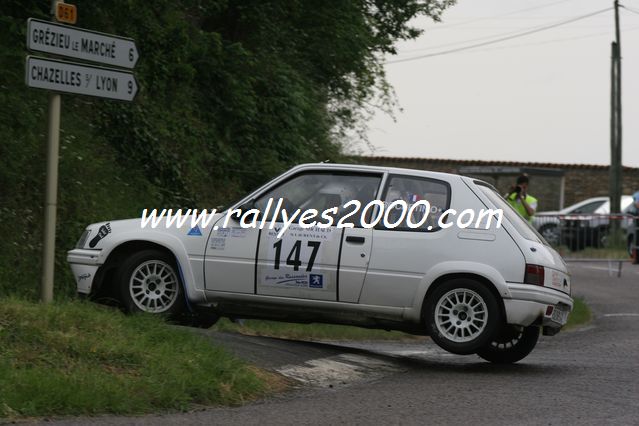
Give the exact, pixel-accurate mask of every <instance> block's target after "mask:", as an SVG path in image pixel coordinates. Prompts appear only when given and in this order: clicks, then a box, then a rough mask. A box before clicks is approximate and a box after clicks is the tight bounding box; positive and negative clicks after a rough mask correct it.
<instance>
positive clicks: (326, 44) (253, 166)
mask: <svg viewBox="0 0 639 426" xmlns="http://www.w3.org/2000/svg"><path fill="white" fill-rule="evenodd" d="M452 1H453V0H386V1H382V0H358V1H342V0H331V1H321V2H308V1H301V0H268V1H264V0H241V1H240V0H171V1H169V0H153V1H152V2H147V1H142V0H127V1H121V0H103V1H100V2H95V1H90V0H76V1H75V2H74V3H75V4H76V5H77V7H78V16H79V18H78V23H77V25H78V26H79V27H82V28H91V29H94V30H98V31H102V32H106V33H114V34H120V35H126V36H128V37H131V38H133V39H135V40H136V43H137V46H138V48H139V51H140V60H139V62H138V64H137V66H136V69H135V75H136V78H137V80H138V83H139V86H140V87H141V90H140V92H139V94H138V96H137V98H136V101H135V102H133V103H123V102H114V101H106V100H101V99H92V98H86V97H81V96H66V95H64V96H63V101H62V108H63V110H62V111H63V112H62V117H63V119H62V132H61V144H62V148H61V160H60V185H59V188H60V191H59V194H60V195H59V200H58V201H59V203H58V207H59V227H58V245H57V246H58V253H57V258H56V259H57V265H56V266H57V282H58V286H61V288H59V289H58V291H57V293H58V294H66V295H69V294H72V288H73V283H72V282H70V280H69V276H68V272H67V267H66V265H65V262H64V256H65V251H66V250H68V249H69V248H71V247H72V246H73V243H74V240H75V238H77V237H78V236H79V234H80V233H81V230H82V228H83V226H85V225H86V224H88V223H90V222H94V221H98V220H106V219H113V218H124V217H134V216H137V215H138V214H139V213H140V211H141V210H142V209H143V208H152V207H158V206H162V207H167V208H169V207H193V206H196V207H199V208H204V207H208V208H211V207H215V206H217V205H219V204H225V203H228V202H229V201H231V200H234V199H236V197H238V195H239V194H242V193H244V192H245V191H247V190H250V189H252V188H255V187H256V186H258V185H261V184H262V183H264V182H265V181H266V180H267V179H269V178H271V177H273V176H274V175H277V174H279V173H281V172H282V171H284V170H285V169H287V168H289V167H290V166H292V165H295V164H298V163H302V162H315V161H322V160H326V159H330V160H332V161H340V160H344V158H343V157H342V155H341V152H342V149H343V146H344V144H345V143H346V142H345V141H346V137H347V135H348V134H349V132H352V130H353V129H356V128H357V127H358V125H359V120H361V119H362V117H363V116H364V115H363V113H362V112H363V111H365V110H366V106H367V105H370V104H372V103H373V101H375V102H374V103H377V104H380V105H384V104H388V102H390V101H391V99H392V91H391V88H390V87H389V86H388V85H387V83H386V82H385V76H384V70H383V55H384V54H387V53H393V52H394V47H393V43H394V42H396V41H397V40H402V39H411V38H414V37H416V36H417V35H418V34H419V31H418V30H416V29H414V28H412V27H411V25H410V23H409V21H410V20H411V19H413V18H415V17H417V16H420V15H427V16H431V17H433V18H434V19H437V18H438V16H439V14H440V13H441V11H442V10H443V9H444V8H445V7H447V6H448V5H450V4H451V3H452ZM5 3H7V4H5V7H4V8H3V10H4V13H5V14H4V15H3V16H0V63H1V64H2V67H0V136H2V144H0V214H2V220H1V222H0V235H4V236H5V238H4V239H3V240H2V241H0V294H2V293H6V292H14V293H15V292H18V293H20V294H26V295H28V296H31V297H32V296H34V295H35V289H32V288H31V287H32V283H34V282H37V281H38V276H39V267H38V263H37V259H39V258H40V247H41V242H40V240H41V228H42V199H43V188H44V180H45V175H44V170H45V152H46V151H45V137H46V136H45V133H46V117H47V114H46V112H47V94H46V93H45V92H43V91H38V90H36V89H28V88H26V87H25V85H24V77H23V73H24V65H23V64H24V57H25V53H26V52H25V49H24V45H25V38H26V20H27V18H29V17H35V18H42V19H47V18H48V16H47V15H48V7H49V5H50V2H49V1H45V0H7V1H5ZM7 236H8V237H7ZM60 290H61V291H60Z"/></svg>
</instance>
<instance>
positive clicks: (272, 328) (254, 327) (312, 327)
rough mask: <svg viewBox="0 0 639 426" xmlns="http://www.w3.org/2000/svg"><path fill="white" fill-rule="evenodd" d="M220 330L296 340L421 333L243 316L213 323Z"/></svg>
mask: <svg viewBox="0 0 639 426" xmlns="http://www.w3.org/2000/svg"><path fill="white" fill-rule="evenodd" d="M214 329H215V330H218V331H232V332H237V333H242V334H248V335H252V336H270V337H281V338H287V339H296V340H402V339H418V338H419V337H418V336H413V335H411V334H406V333H402V332H399V331H386V330H375V329H367V328H361V327H352V326H346V325H333V324H320V323H313V324H293V323H286V322H278V321H261V320H244V321H243V324H242V325H240V324H237V323H233V322H231V321H229V320H227V319H222V320H220V321H219V322H218V323H217V324H216V325H215V327H214Z"/></svg>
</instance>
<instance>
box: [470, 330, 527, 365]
mask: <svg viewBox="0 0 639 426" xmlns="http://www.w3.org/2000/svg"><path fill="white" fill-rule="evenodd" d="M537 340H539V327H537V326H529V327H515V326H510V327H507V328H505V329H504V330H503V331H502V332H501V333H500V334H499V336H497V338H496V339H494V340H493V341H492V342H490V343H489V344H487V345H486V346H484V347H483V348H480V349H479V350H478V351H477V355H479V356H480V357H481V358H483V359H485V360H486V361H490V362H493V363H496V364H512V363H515V362H517V361H520V360H522V359H524V358H525V357H526V356H528V354H529V353H530V352H532V350H533V349H534V348H535V345H536V344H537Z"/></svg>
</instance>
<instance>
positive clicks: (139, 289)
mask: <svg viewBox="0 0 639 426" xmlns="http://www.w3.org/2000/svg"><path fill="white" fill-rule="evenodd" d="M118 272H119V274H118V281H119V285H120V294H121V298H122V302H123V303H124V306H125V307H126V309H127V311H128V312H145V313H151V314H164V315H167V316H170V317H175V316H176V315H177V314H179V313H181V312H182V311H183V309H184V297H183V295H182V285H181V283H180V279H179V276H178V274H177V267H176V265H175V260H174V259H173V258H172V256H170V255H168V254H167V253H164V252H162V251H159V250H143V251H139V252H137V253H134V254H132V255H131V256H129V257H128V258H127V259H126V260H125V261H124V262H123V263H122V265H121V266H120V268H119V271H118Z"/></svg>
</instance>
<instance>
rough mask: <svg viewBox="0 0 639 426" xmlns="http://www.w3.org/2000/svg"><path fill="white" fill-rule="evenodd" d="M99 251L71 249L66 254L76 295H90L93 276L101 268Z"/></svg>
mask: <svg viewBox="0 0 639 426" xmlns="http://www.w3.org/2000/svg"><path fill="white" fill-rule="evenodd" d="M99 255H100V250H85V249H73V250H71V251H69V252H68V253H67V262H69V266H71V271H73V276H74V277H75V282H76V284H77V289H78V293H81V294H90V293H91V287H92V286H93V282H94V280H95V274H96V272H97V271H98V268H99V267H100V266H101V265H100V263H98V262H99Z"/></svg>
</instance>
